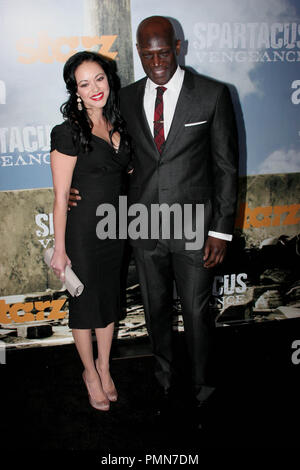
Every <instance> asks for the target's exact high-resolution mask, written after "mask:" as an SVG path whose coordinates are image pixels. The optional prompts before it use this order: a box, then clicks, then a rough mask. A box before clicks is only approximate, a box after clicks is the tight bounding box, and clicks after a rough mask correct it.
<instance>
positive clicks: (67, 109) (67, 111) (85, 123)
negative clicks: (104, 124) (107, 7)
mask: <svg viewBox="0 0 300 470" xmlns="http://www.w3.org/2000/svg"><path fill="white" fill-rule="evenodd" d="M83 62H96V63H97V64H99V65H100V67H102V69H103V71H104V73H105V74H106V76H107V80H108V84H109V88H110V93H109V96H108V99H107V102H106V104H105V106H104V108H103V115H104V117H105V118H106V120H107V121H108V122H109V123H110V124H111V126H112V129H111V131H110V133H109V134H110V140H111V137H112V134H113V133H114V132H116V131H117V132H119V133H120V135H121V139H122V141H123V142H125V143H126V144H127V145H129V136H128V134H127V131H126V126H125V121H124V120H123V118H122V116H121V114H120V110H119V90H120V80H119V77H118V75H117V73H116V64H115V62H114V61H113V60H111V59H108V58H107V57H103V56H102V55H100V54H98V53H96V52H91V51H82V52H77V53H76V54H74V55H72V56H71V57H70V58H69V59H68V60H67V62H66V63H65V66H64V69H63V77H64V81H65V83H66V87H67V91H68V93H69V95H70V96H69V99H68V101H66V102H65V103H64V104H62V106H61V107H60V111H61V113H62V115H63V117H64V119H66V120H67V121H68V122H69V124H70V126H71V129H72V136H73V141H74V144H75V145H79V146H80V147H81V149H82V150H83V151H84V152H88V151H89V150H90V149H91V145H90V142H91V138H92V127H93V124H92V121H91V119H90V118H89V116H88V113H87V110H86V108H85V106H84V104H83V102H82V107H83V109H82V111H79V110H78V107H77V95H76V92H77V83H76V79H75V71H76V69H77V67H79V65H81V64H82V63H83Z"/></svg>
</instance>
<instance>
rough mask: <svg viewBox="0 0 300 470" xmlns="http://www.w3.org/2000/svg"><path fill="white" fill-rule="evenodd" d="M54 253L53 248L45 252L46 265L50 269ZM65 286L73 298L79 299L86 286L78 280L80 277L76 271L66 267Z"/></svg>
mask: <svg viewBox="0 0 300 470" xmlns="http://www.w3.org/2000/svg"><path fill="white" fill-rule="evenodd" d="M53 253H54V249H53V248H47V250H45V252H44V260H45V263H46V264H47V265H48V266H49V268H50V262H51V259H52V256H53ZM64 285H65V287H66V289H67V290H68V291H69V292H70V294H71V295H72V297H78V296H79V295H80V294H81V293H82V291H83V289H84V285H83V284H82V282H81V281H80V280H79V279H78V277H77V276H76V274H75V273H74V271H73V270H72V269H71V268H70V266H66V269H65V282H64Z"/></svg>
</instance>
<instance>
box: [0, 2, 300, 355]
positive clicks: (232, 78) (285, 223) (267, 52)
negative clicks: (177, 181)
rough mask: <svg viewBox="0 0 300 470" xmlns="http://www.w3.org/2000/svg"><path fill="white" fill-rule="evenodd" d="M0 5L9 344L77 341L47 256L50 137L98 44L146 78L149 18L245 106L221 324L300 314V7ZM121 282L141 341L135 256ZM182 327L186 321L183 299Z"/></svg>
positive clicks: (3, 306) (122, 332)
mask: <svg viewBox="0 0 300 470" xmlns="http://www.w3.org/2000/svg"><path fill="white" fill-rule="evenodd" d="M0 11H1V15H0V36H1V43H2V49H1V63H2V67H1V72H0V207H1V222H2V230H1V242H2V243H1V246H2V250H1V254H0V276H1V284H0V296H1V297H0V343H1V344H4V345H5V347H25V346H26V347H28V346H35V345H39V344H43V345H51V344H62V343H64V342H71V341H72V336H71V332H70V330H69V328H68V301H67V297H66V293H65V291H64V290H63V289H61V286H60V283H59V282H58V281H57V280H56V279H55V277H54V276H53V274H52V273H51V272H50V271H49V269H48V268H47V267H46V265H45V264H44V263H43V260H42V258H43V251H44V249H45V248H46V247H48V246H51V245H52V244H53V220H52V204H53V193H52V180H51V171H50V155H49V144H50V142H49V138H50V130H51V128H52V127H53V126H54V125H55V124H57V123H59V122H61V121H62V117H61V114H60V112H59V107H60V105H61V104H62V103H63V102H64V101H65V100H66V92H65V85H64V82H63V78H62V69H63V65H64V63H65V61H66V60H67V58H68V57H69V56H70V55H72V54H73V53H75V52H77V51H80V50H85V49H89V50H94V51H99V52H100V53H102V54H104V55H107V56H109V57H111V58H113V59H115V60H116V62H117V67H118V71H119V75H120V78H121V83H122V85H126V84H128V83H131V82H133V81H134V80H137V79H139V78H141V77H143V76H144V72H143V69H142V67H141V64H140V60H139V57H138V54H137V51H136V45H135V43H136V39H135V32H136V29H137V26H138V24H139V22H140V21H141V20H142V19H143V18H145V17H147V16H151V15H164V16H167V17H169V18H170V19H171V21H172V22H173V24H174V26H175V29H176V32H177V35H178V37H179V38H180V39H181V45H182V50H181V54H180V57H179V60H180V64H181V65H183V66H185V67H189V68H191V69H192V70H194V71H195V72H196V73H201V74H204V75H207V76H210V77H213V78H215V79H217V80H220V81H223V82H225V83H227V84H228V86H229V88H230V91H231V94H232V98H233V102H234V106H235V111H236V116H237V122H238V129H239V147H240V165H239V169H240V186H239V200H238V208H237V216H236V229H235V235H234V240H233V242H232V243H231V244H230V247H229V255H228V256H227V260H226V262H225V263H224V265H223V266H222V268H221V269H220V270H219V272H218V273H216V276H215V282H214V285H213V292H212V294H213V295H212V304H211V309H212V314H214V315H215V319H216V323H217V324H218V325H223V324H227V323H230V322H236V321H243V322H244V321H245V322H251V321H257V320H259V321H262V320H266V321H267V320H271V319H273V318H277V319H285V318H287V317H292V316H300V315H299V310H300V309H299V306H300V280H299V272H300V270H299V267H300V266H299V260H300V256H299V254H300V237H299V234H300V201H299V192H300V127H299V123H300V120H299V109H300V73H299V62H300V21H299V20H300V4H299V2H298V1H297V0H252V1H251V2H249V1H248V0H223V1H222V2H220V1H219V0H186V1H185V2H184V4H183V3H182V2H179V1H174V0H165V1H164V2H161V1H159V0H151V1H145V0H131V1H130V0H60V1H58V0H43V1H42V2H36V1H34V0H27V1H26V2H23V1H21V0H0ZM125 284H126V285H127V290H126V303H127V317H126V321H125V319H124V315H122V319H121V321H120V324H119V327H118V329H117V331H116V335H117V336H118V338H121V339H126V338H132V337H137V336H145V335H146V334H147V333H146V329H145V321H144V316H143V308H142V304H141V300H140V296H139V287H138V279H137V276H136V272H135V267H134V263H133V261H132V260H131V262H130V263H129V269H128V276H127V281H126V282H125ZM33 325H34V326H35V327H38V328H34V329H33V328H32V326H33ZM174 328H177V329H179V330H180V329H182V328H183V325H182V318H181V312H180V301H179V299H177V298H176V297H175V299H174Z"/></svg>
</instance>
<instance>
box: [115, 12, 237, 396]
mask: <svg viewBox="0 0 300 470" xmlns="http://www.w3.org/2000/svg"><path fill="white" fill-rule="evenodd" d="M137 48H138V52H139V55H140V59H141V62H142V65H143V68H144V71H145V73H146V75H147V77H145V78H144V79H142V80H140V81H138V82H136V83H133V84H132V85H129V86H127V87H125V88H123V89H122V90H121V96H120V98H121V112H122V115H123V117H124V118H125V120H126V122H127V126H128V131H129V133H130V135H131V137H132V145H133V167H134V171H133V173H132V175H131V176H130V188H129V203H130V204H134V203H142V204H144V205H145V206H146V207H147V208H148V209H149V213H150V211H151V206H152V205H153V204H159V205H160V204H164V203H165V204H167V205H168V206H169V207H170V208H171V207H172V205H173V204H179V205H180V207H182V208H183V210H184V205H185V204H190V205H191V206H192V208H193V214H192V220H191V221H190V222H191V226H192V228H195V227H196V226H197V223H198V222H199V221H197V210H196V206H197V205H201V204H202V205H203V206H204V217H203V221H202V226H201V230H202V231H203V232H204V240H205V243H204V246H202V247H201V246H200V247H198V248H197V249H196V250H195V249H193V248H195V247H192V248H190V249H187V245H186V243H187V242H188V241H189V240H187V239H186V238H185V237H184V236H183V237H181V239H178V238H177V237H176V235H177V234H176V233H175V232H176V230H173V231H172V230H171V236H170V237H169V238H168V239H165V238H164V237H163V236H160V237H159V238H158V239H157V238H156V239H151V238H150V239H138V240H131V243H132V245H133V250H134V256H135V260H136V266H137V270H138V275H139V280H140V287H141V292H142V298H143V303H144V310H145V316H146V324H147V329H148V333H149V337H150V340H151V343H152V347H153V353H154V355H155V357H156V359H157V361H156V362H157V370H156V377H157V379H158V381H159V383H160V384H161V386H162V387H163V389H164V390H165V391H166V392H167V391H168V390H169V388H170V386H171V383H172V377H173V372H174V367H173V351H172V306H173V280H174V279H175V281H176V286H177V290H178V293H179V297H180V300H181V305H182V314H183V319H184V329H185V335H186V340H187V345H188V349H189V353H190V357H191V363H192V369H193V383H194V387H195V396H196V398H197V400H198V403H199V404H200V405H201V404H202V403H205V402H206V400H207V399H208V397H209V396H210V395H211V393H212V392H213V390H214V387H213V386H212V384H210V383H209V380H208V374H207V373H208V370H207V369H208V367H207V365H208V357H209V348H210V333H211V328H212V321H211V318H210V315H209V298H210V295H211V290H212V280H213V268H214V267H215V266H217V265H218V264H219V263H221V262H222V261H223V258H224V255H225V252H226V245H227V243H228V241H230V240H231V237H232V231H233V224H234V216H235V204H236V186H237V184H236V183H237V160H238V144H237V132H236V124H235V117H234V112H233V107H232V103H231V99H230V94H229V91H228V89H227V87H226V86H225V85H224V84H221V83H218V82H216V81H213V80H211V79H208V78H205V77H204V76H200V75H196V74H194V73H191V72H189V71H187V70H183V69H182V68H180V67H179V66H178V65H177V57H178V54H179V52H180V41H179V40H177V39H176V37H175V33H174V29H173V26H172V24H171V23H170V21H169V20H168V19H166V18H164V17H160V16H154V17H150V18H147V19H145V20H143V21H142V22H141V24H140V25H139V27H138V30H137ZM162 87H163V88H162ZM157 88H158V89H157ZM203 206H202V207H203ZM198 216H199V214H198ZM161 220H162V219H161ZM160 232H161V234H162V233H163V227H162V226H161V227H160Z"/></svg>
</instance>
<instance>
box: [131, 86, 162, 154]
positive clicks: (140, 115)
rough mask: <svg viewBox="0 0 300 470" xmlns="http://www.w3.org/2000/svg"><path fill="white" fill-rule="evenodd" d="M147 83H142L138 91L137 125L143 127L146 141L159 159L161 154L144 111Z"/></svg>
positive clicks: (136, 106)
mask: <svg viewBox="0 0 300 470" xmlns="http://www.w3.org/2000/svg"><path fill="white" fill-rule="evenodd" d="M146 81H147V79H145V80H143V81H142V82H140V84H139V87H138V89H137V94H136V104H135V109H136V116H137V125H138V126H140V127H141V130H142V133H143V135H144V137H145V139H146V140H147V142H148V145H150V146H151V147H152V148H153V150H154V154H155V156H156V157H157V158H159V153H158V150H157V148H156V145H155V142H154V139H153V136H152V132H151V130H150V128H149V124H148V120H147V117H146V113H145V110H144V93H145V85H146Z"/></svg>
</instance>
